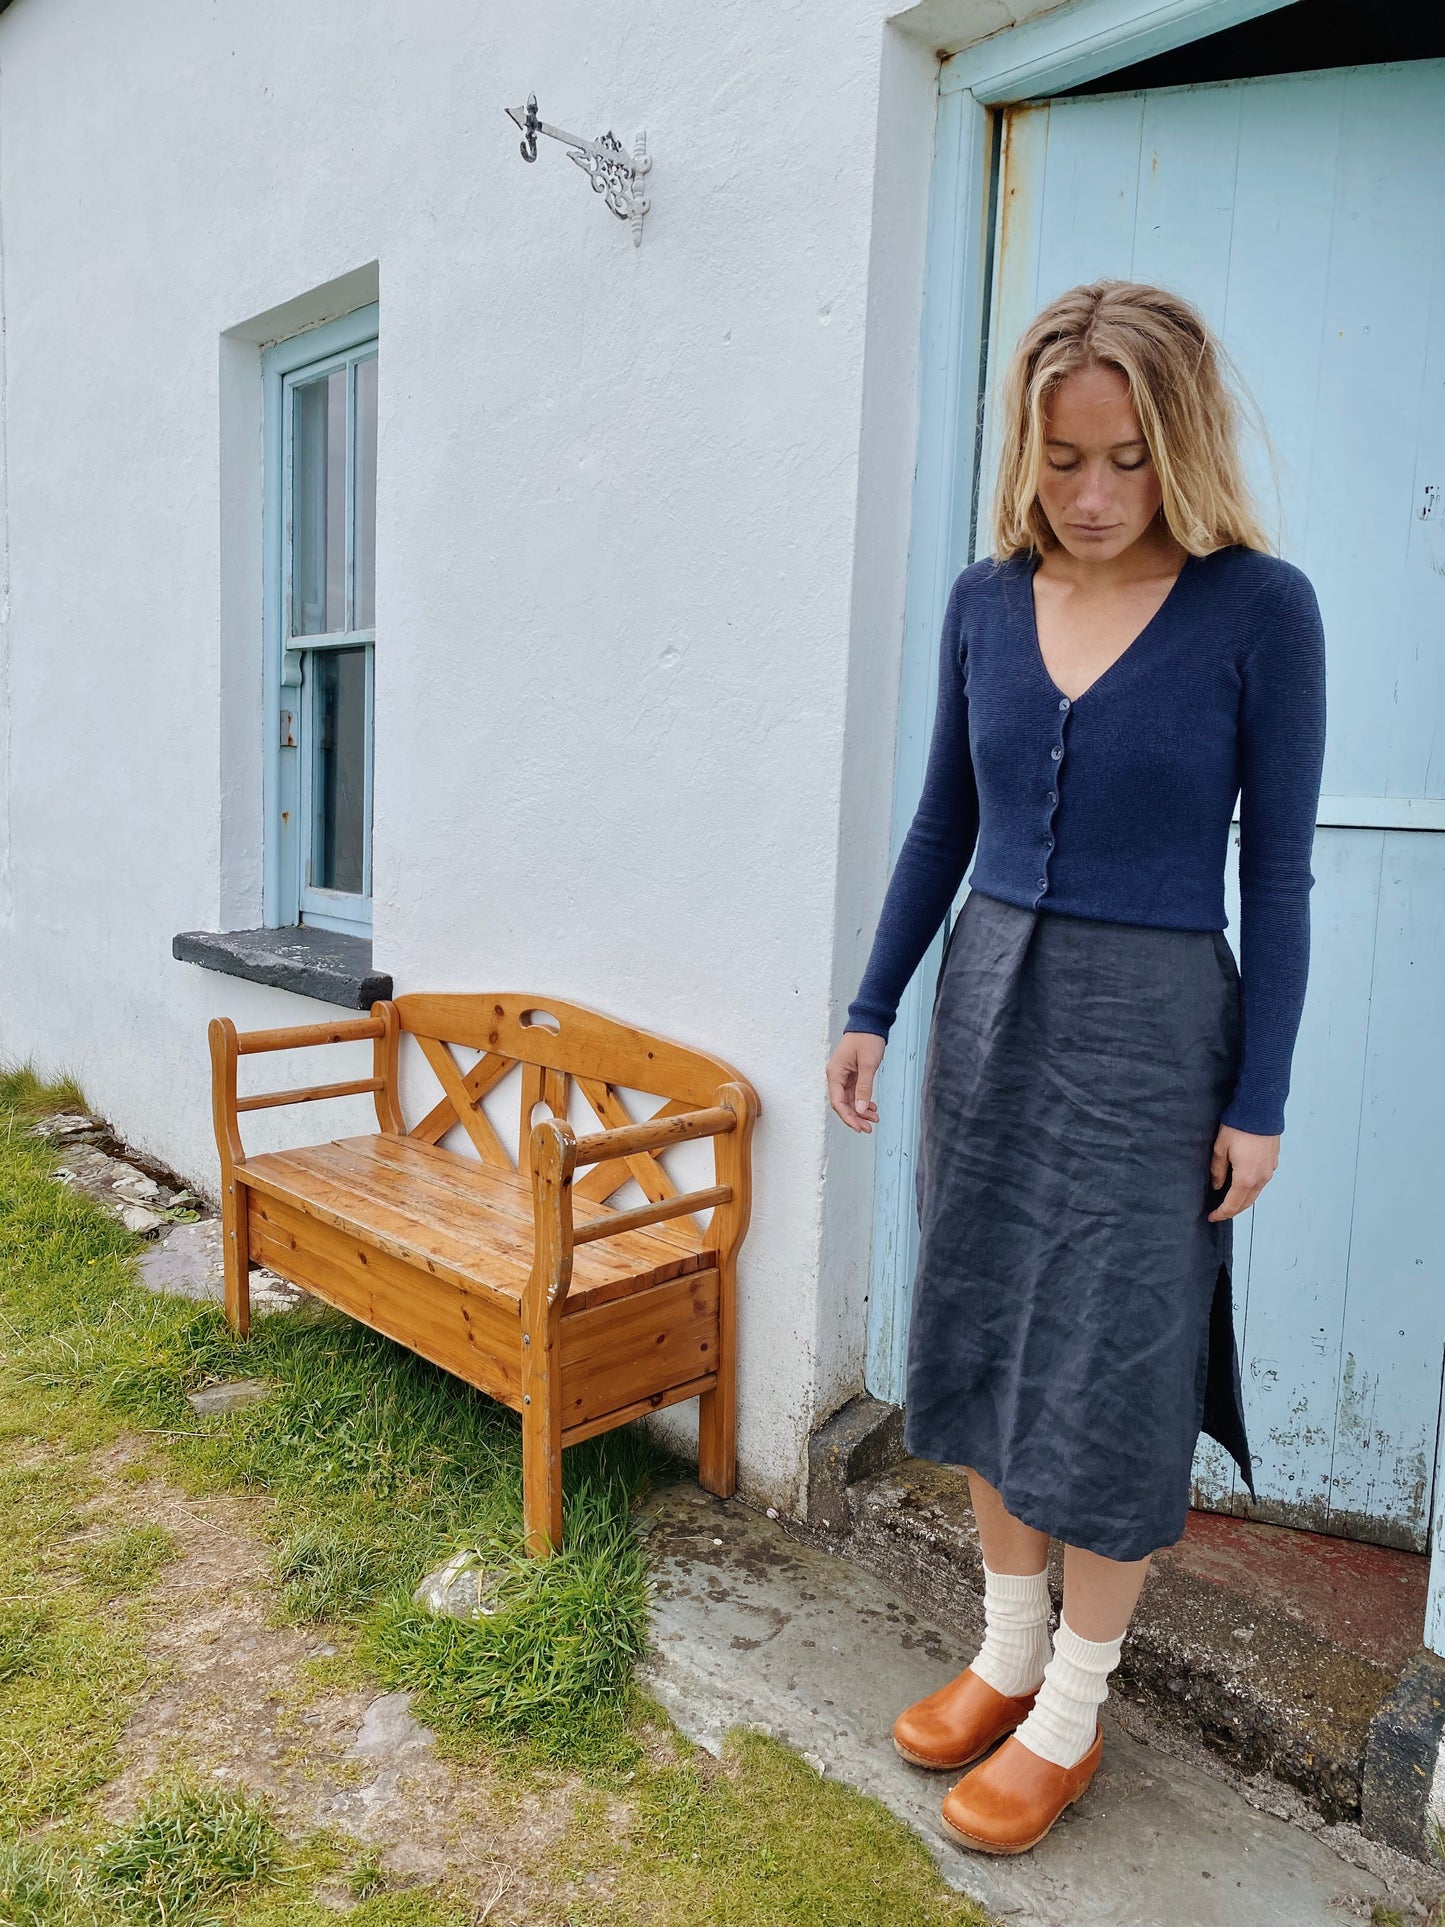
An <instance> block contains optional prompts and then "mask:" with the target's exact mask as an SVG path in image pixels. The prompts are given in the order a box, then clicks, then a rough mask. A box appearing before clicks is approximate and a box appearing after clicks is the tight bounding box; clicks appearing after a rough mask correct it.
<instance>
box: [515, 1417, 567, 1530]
mask: <svg viewBox="0 0 1445 1927" xmlns="http://www.w3.org/2000/svg"><path fill="white" fill-rule="evenodd" d="M533 1386H534V1389H533V1392H532V1403H531V1404H530V1405H524V1406H523V1407H522V1525H523V1528H524V1530H525V1532H526V1535H527V1550H528V1552H530V1553H531V1555H532V1557H533V1558H534V1559H545V1558H547V1557H548V1555H549V1554H551V1553H553V1552H557V1551H559V1550H560V1548H561V1545H562V1414H561V1411H560V1410H559V1409H558V1407H557V1405H556V1402H555V1401H554V1400H553V1399H551V1398H549V1397H548V1396H547V1395H546V1393H545V1391H543V1390H542V1387H541V1386H540V1385H538V1383H537V1381H536V1380H534V1381H533Z"/></svg>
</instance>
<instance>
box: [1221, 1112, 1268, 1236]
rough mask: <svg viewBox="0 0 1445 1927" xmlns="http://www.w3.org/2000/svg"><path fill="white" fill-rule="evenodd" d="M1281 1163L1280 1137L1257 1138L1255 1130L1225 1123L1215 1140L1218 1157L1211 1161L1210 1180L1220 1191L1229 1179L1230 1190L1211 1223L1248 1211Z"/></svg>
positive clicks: (1235, 1216)
mask: <svg viewBox="0 0 1445 1927" xmlns="http://www.w3.org/2000/svg"><path fill="white" fill-rule="evenodd" d="M1278 1163H1279V1139H1278V1138H1277V1137H1256V1136H1255V1134H1254V1133H1253V1132H1252V1131H1236V1130H1235V1129H1234V1128H1233V1127H1232V1126H1231V1125H1228V1124H1221V1125H1220V1127H1219V1136H1218V1137H1217V1138H1216V1139H1215V1140H1214V1156H1213V1157H1212V1158H1211V1159H1210V1160H1209V1182H1210V1183H1211V1184H1212V1185H1213V1186H1214V1188H1215V1190H1216V1191H1218V1190H1219V1188H1220V1187H1221V1185H1222V1184H1223V1183H1224V1180H1225V1178H1226V1176H1227V1177H1228V1178H1229V1190H1228V1191H1227V1192H1226V1193H1225V1195H1224V1197H1223V1199H1222V1200H1221V1202H1220V1203H1219V1204H1218V1205H1217V1206H1216V1208H1215V1209H1214V1210H1213V1211H1211V1212H1210V1214H1209V1222H1210V1223H1211V1224H1219V1223H1221V1222H1222V1221H1223V1220H1224V1219H1225V1218H1237V1217H1238V1216H1239V1214H1240V1212H1241V1211H1248V1209H1249V1207H1250V1206H1251V1205H1252V1204H1253V1203H1254V1201H1255V1199H1256V1198H1257V1197H1258V1196H1259V1194H1260V1192H1261V1191H1263V1189H1264V1187H1265V1186H1266V1185H1267V1184H1268V1183H1269V1181H1270V1179H1271V1178H1272V1177H1273V1176H1274V1173H1275V1167H1276V1165H1277V1164H1278Z"/></svg>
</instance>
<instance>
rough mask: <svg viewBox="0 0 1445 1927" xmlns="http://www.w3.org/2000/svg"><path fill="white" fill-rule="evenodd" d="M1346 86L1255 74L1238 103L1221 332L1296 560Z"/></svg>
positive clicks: (1267, 510) (1268, 504)
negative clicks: (1255, 416) (1260, 78)
mask: <svg viewBox="0 0 1445 1927" xmlns="http://www.w3.org/2000/svg"><path fill="white" fill-rule="evenodd" d="M1345 84H1346V83H1345V76H1344V75H1343V74H1339V73H1325V74H1311V75H1307V76H1303V77H1301V78H1299V79H1295V80H1289V81H1269V82H1260V83H1258V84H1255V85H1252V86H1249V87H1246V88H1245V89H1244V90H1243V94H1242V98H1241V105H1240V118H1239V153H1238V164H1237V175H1236V181H1237V185H1236V190H1235V196H1236V198H1235V210H1234V238H1233V245H1232V247H1231V249H1230V262H1229V287H1228V291H1227V293H1226V296H1225V303H1224V314H1223V332H1224V338H1225V341H1226V342H1227V344H1228V347H1229V351H1230V354H1231V355H1232V356H1233V358H1234V361H1235V363H1236V364H1237V366H1238V368H1239V371H1240V374H1241V376H1242V377H1243V380H1244V383H1245V386H1246V388H1247V390H1248V393H1249V395H1250V396H1251V397H1252V398H1253V401H1254V403H1255V406H1256V407H1257V408H1258V410H1259V413H1260V415H1261V416H1262V418H1263V424H1264V430H1265V434H1266V435H1267V437H1268V443H1266V441H1265V439H1264V438H1263V437H1262V436H1261V435H1260V433H1259V427H1258V424H1257V423H1255V422H1253V421H1251V420H1250V419H1249V413H1250V411H1249V410H1248V408H1247V409H1246V419H1245V429H1246V433H1245V449H1246V460H1247V463H1248V473H1249V478H1250V482H1251V484H1252V486H1253V488H1254V492H1255V496H1256V499H1257V500H1258V502H1259V505H1260V508H1261V510H1262V512H1263V514H1264V516H1265V519H1266V526H1267V527H1268V528H1270V529H1271V531H1272V532H1274V533H1276V534H1277V537H1278V540H1279V542H1280V545H1281V548H1282V551H1283V553H1284V554H1286V555H1289V556H1292V557H1296V558H1298V557H1299V556H1301V555H1302V554H1303V553H1304V546H1305V537H1306V533H1307V530H1306V525H1305V523H1306V513H1307V509H1308V502H1309V488H1308V484H1309V477H1310V471H1311V467H1312V465H1313V461H1314V446H1315V427H1316V424H1317V421H1318V419H1319V416H1318V408H1317V400H1318V392H1319V380H1320V355H1321V344H1320V331H1321V326H1322V317H1323V314H1324V311H1325V294H1326V290H1327V287H1328V283H1329V263H1330V236H1331V233H1332V231H1333V227H1334V209H1335V171H1336V166H1337V160H1338V151H1339V143H1340V122H1341V117H1342V115H1343V112H1344V100H1345ZM1281 524H1282V525H1281ZM1277 525H1280V526H1277Z"/></svg>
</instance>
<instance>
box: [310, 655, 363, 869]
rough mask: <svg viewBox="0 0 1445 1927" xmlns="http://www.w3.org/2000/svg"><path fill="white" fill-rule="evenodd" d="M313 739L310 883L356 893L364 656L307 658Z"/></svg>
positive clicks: (359, 851) (360, 858) (360, 827)
mask: <svg viewBox="0 0 1445 1927" xmlns="http://www.w3.org/2000/svg"><path fill="white" fill-rule="evenodd" d="M307 665H308V668H309V670H310V672H311V674H312V675H313V676H314V677H315V679H316V681H315V688H314V691H313V694H312V698H311V718H312V726H313V728H314V730H315V735H316V746H315V759H316V760H315V763H314V766H313V774H312V781H311V812H312V838H311V881H312V883H313V884H314V885H315V886H316V887H317V888H318V889H321V890H350V891H353V892H355V893H356V894H358V895H359V894H360V892H361V888H362V883H363V879H364V874H365V858H366V651H365V650H364V649H317V650H315V651H313V652H312V654H311V655H309V656H308V657H307Z"/></svg>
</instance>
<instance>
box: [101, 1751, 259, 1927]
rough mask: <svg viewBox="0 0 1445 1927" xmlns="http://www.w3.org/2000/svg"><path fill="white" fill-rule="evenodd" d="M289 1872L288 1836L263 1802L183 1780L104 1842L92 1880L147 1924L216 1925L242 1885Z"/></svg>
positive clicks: (123, 1911) (124, 1912)
mask: <svg viewBox="0 0 1445 1927" xmlns="http://www.w3.org/2000/svg"><path fill="white" fill-rule="evenodd" d="M285 1871H288V1870H287V1869H285V1867H284V1862H283V1842H282V1839H281V1836H280V1834H279V1833H278V1832H277V1831H276V1828H275V1826H274V1824H273V1823H272V1820H271V1815H270V1813H269V1812H268V1811H267V1809H266V1807H265V1805H264V1804H263V1803H262V1802H260V1801H257V1800H251V1799H248V1798H247V1797H246V1796H245V1795H244V1794H236V1793H231V1792H223V1791H221V1790H220V1789H217V1788H212V1787H190V1786H186V1785H180V1786H176V1787H172V1788H167V1789H164V1790H162V1791H161V1792H159V1793H157V1794H155V1795H154V1796H153V1797H152V1798H151V1800H149V1801H148V1802H147V1804H146V1806H145V1808H144V1810H143V1811H142V1813H141V1815H140V1817H139V1819H137V1820H136V1822H135V1823H134V1825H133V1826H130V1827H128V1828H127V1829H126V1830H125V1832H124V1833H121V1834H118V1835H117V1836H116V1837H115V1838H114V1839H113V1840H111V1841H109V1842H108V1843H107V1845H106V1846H105V1847H103V1848H102V1850H101V1851H100V1853H99V1854H98V1855H97V1856H96V1858H95V1861H94V1864H93V1866H92V1868H91V1871H90V1879H91V1882H92V1884H93V1886H94V1888H95V1891H96V1893H97V1894H99V1895H100V1896H101V1897H102V1898H103V1899H105V1900H109V1901H111V1902H112V1903H113V1904H114V1906H115V1909H116V1911H117V1912H118V1913H119V1914H120V1915H121V1916H122V1917H123V1918H124V1919H126V1920H130V1921H137V1922H140V1923H142V1927H212V1923H213V1922H216V1921H218V1920H219V1918H220V1916H219V1914H218V1912H217V1909H218V1907H219V1906H221V1905H223V1904H224V1903H226V1902H229V1901H232V1900H234V1898H235V1896H236V1895H237V1893H238V1891H239V1890H241V1889H243V1888H247V1887H255V1886H257V1885H259V1884H260V1883H261V1882H262V1881H274V1880H276V1879H278V1878H279V1877H281V1876H282V1874H283V1873H284V1872H285Z"/></svg>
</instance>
